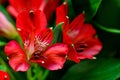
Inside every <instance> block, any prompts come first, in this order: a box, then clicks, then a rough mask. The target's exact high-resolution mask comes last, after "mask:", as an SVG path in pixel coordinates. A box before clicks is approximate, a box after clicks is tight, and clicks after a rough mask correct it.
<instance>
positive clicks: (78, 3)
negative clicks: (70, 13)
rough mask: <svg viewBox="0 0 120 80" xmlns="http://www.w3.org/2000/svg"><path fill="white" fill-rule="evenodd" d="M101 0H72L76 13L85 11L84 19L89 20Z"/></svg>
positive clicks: (94, 13)
mask: <svg viewBox="0 0 120 80" xmlns="http://www.w3.org/2000/svg"><path fill="white" fill-rule="evenodd" d="M101 2H102V0H73V5H74V9H75V12H76V14H77V15H78V14H80V13H81V12H83V11H85V15H86V21H89V20H91V19H92V18H93V17H94V16H95V15H96V13H97V11H98V8H99V6H100V4H101Z"/></svg>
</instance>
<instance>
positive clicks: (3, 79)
mask: <svg viewBox="0 0 120 80" xmlns="http://www.w3.org/2000/svg"><path fill="white" fill-rule="evenodd" d="M0 80H10V76H9V74H8V73H7V72H5V71H2V70H0Z"/></svg>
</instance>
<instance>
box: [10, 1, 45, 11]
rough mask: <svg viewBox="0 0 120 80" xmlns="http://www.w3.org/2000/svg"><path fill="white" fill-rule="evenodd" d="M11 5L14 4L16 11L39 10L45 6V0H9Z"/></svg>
mask: <svg viewBox="0 0 120 80" xmlns="http://www.w3.org/2000/svg"><path fill="white" fill-rule="evenodd" d="M9 2H10V5H11V6H13V7H14V8H15V9H16V11H18V12H22V11H24V10H37V9H40V7H41V6H42V7H43V4H44V3H45V0H9Z"/></svg>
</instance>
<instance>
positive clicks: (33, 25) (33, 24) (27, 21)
mask: <svg viewBox="0 0 120 80" xmlns="http://www.w3.org/2000/svg"><path fill="white" fill-rule="evenodd" d="M46 25H47V21H46V17H45V15H44V13H43V12H42V11H39V10H37V11H30V12H29V11H23V12H22V13H20V14H19V15H18V17H17V23H16V26H17V30H18V31H19V33H20V35H21V37H22V39H23V41H24V42H25V41H28V40H30V38H31V37H34V35H33V34H36V33H38V32H40V31H41V30H44V29H45V28H46Z"/></svg>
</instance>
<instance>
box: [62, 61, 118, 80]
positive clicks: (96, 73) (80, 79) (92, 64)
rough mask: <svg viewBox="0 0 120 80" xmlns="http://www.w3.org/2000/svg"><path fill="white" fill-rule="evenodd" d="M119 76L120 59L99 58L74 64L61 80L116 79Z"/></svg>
mask: <svg viewBox="0 0 120 80" xmlns="http://www.w3.org/2000/svg"><path fill="white" fill-rule="evenodd" d="M119 77H120V59H99V60H94V61H93V60H91V61H90V60H88V61H82V62H81V63H80V64H76V65H74V66H72V67H71V68H70V69H69V70H68V71H67V73H66V74H65V75H64V76H63V78H62V79H61V80H116V79H117V78H119Z"/></svg>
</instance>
